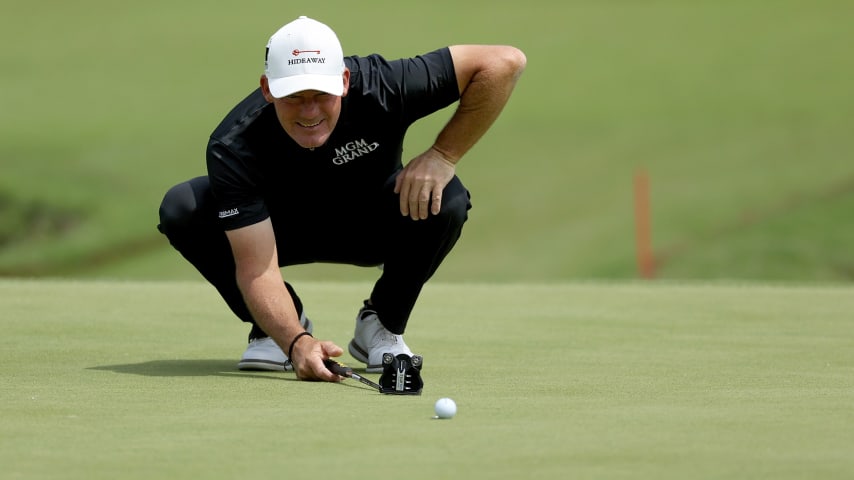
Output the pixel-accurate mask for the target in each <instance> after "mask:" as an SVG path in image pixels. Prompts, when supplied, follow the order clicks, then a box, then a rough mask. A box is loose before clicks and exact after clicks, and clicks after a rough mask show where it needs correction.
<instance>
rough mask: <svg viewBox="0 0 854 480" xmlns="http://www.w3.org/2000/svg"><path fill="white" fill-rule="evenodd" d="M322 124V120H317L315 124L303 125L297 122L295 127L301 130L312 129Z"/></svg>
mask: <svg viewBox="0 0 854 480" xmlns="http://www.w3.org/2000/svg"><path fill="white" fill-rule="evenodd" d="M321 123H323V120H318V121H317V122H315V123H305V122H297V125H299V126H300V127H303V128H313V127H316V126H318V125H320V124H321Z"/></svg>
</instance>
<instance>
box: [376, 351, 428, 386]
mask: <svg viewBox="0 0 854 480" xmlns="http://www.w3.org/2000/svg"><path fill="white" fill-rule="evenodd" d="M423 364H424V359H423V358H422V357H421V355H412V356H411V357H410V356H409V355H407V354H405V353H401V354H399V355H397V356H394V355H392V354H391V353H384V354H383V373H382V375H381V376H380V393H386V394H392V395H421V389H422V388H424V382H423V381H422V380H421V366H422V365H423Z"/></svg>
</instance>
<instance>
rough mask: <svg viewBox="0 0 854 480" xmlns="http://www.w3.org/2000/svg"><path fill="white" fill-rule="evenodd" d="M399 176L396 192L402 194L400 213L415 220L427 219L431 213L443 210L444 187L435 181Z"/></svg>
mask: <svg viewBox="0 0 854 480" xmlns="http://www.w3.org/2000/svg"><path fill="white" fill-rule="evenodd" d="M401 178H402V175H399V176H398V177H397V182H396V186H395V192H396V193H398V194H399V195H400V197H399V200H400V214H401V215H403V216H404V217H407V216H408V217H410V218H412V219H413V220H426V219H427V217H428V216H429V214H430V213H432V214H433V215H438V214H439V212H440V211H441V210H442V187H441V186H440V185H438V184H435V183H427V182H419V181H407V180H406V179H403V180H402V179H401Z"/></svg>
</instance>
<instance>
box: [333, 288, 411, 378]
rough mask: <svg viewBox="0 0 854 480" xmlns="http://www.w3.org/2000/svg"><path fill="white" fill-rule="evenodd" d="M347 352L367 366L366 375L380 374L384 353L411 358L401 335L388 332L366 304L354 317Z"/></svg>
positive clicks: (375, 313)
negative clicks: (354, 321) (353, 327)
mask: <svg viewBox="0 0 854 480" xmlns="http://www.w3.org/2000/svg"><path fill="white" fill-rule="evenodd" d="M347 350H348V351H349V352H350V355H352V356H353V358H355V359H356V360H358V361H360V362H362V363H364V364H366V365H367V368H366V369H365V371H366V372H368V373H382V371H383V354H384V353H391V354H392V355H395V356H396V355H399V354H401V353H405V354H407V355H409V356H412V351H411V350H410V349H409V347H408V346H406V342H404V341H403V335H395V334H393V333H391V332H389V331H388V330H387V329H386V328H385V327H384V326H383V324H382V323H381V322H380V318H379V317H378V316H377V312H375V311H373V310H371V308H370V307H369V306H368V305H367V304H366V305H365V306H364V307H362V309H361V310H359V314H358V315H357V316H356V331H355V333H354V334H353V340H351V341H350V345H349V346H348V347H347Z"/></svg>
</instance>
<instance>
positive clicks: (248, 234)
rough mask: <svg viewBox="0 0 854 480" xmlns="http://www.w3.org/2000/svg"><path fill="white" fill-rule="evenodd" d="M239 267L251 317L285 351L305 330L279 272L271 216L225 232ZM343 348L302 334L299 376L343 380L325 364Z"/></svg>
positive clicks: (239, 279) (297, 357) (296, 350)
mask: <svg viewBox="0 0 854 480" xmlns="http://www.w3.org/2000/svg"><path fill="white" fill-rule="evenodd" d="M226 236H227V237H228V241H229V242H230V243H231V250H232V252H233V254H234V263H235V266H236V272H235V275H236V277H237V285H238V287H239V288H240V291H241V292H242V293H243V299H244V301H245V302H246V305H247V306H248V307H249V311H250V312H251V313H252V318H253V319H255V322H256V323H257V324H258V326H259V327H261V329H262V330H264V332H266V333H267V335H269V336H270V338H272V339H273V340H274V341H275V342H276V343H277V344H278V345H279V347H280V348H282V350H283V351H285V352H287V351H288V347H289V346H290V345H291V342H292V341H293V340H294V338H296V336H297V335H299V334H300V333H302V332H303V331H305V329H304V328H303V327H302V325H300V323H299V316H298V314H297V311H296V307H295V306H294V302H293V299H292V298H291V295H290V293H288V290H287V288H285V284H284V281H283V280H282V275H281V273H280V271H279V259H278V253H277V251H276V238H275V234H274V233H273V225H272V223H271V222H270V219H269V218H268V219H266V220H264V221H262V222H259V223H256V224H254V225H250V226H248V227H243V228H238V229H236V230H229V231H227V232H226ZM342 353H344V351H343V350H342V349H341V347H339V346H337V345H335V344H333V343H332V342H321V341H318V340H315V339H314V338H312V337H309V336H307V335H303V336H302V337H300V338H299V339H298V340H297V342H296V344H295V345H294V349H293V358H291V362H293V365H294V371H296V373H297V377H299V378H300V379H303V380H326V381H330V382H335V381H338V380H340V377H339V376H338V375H335V374H333V373H332V372H330V371H329V370H327V368H326V367H325V366H324V365H323V360H325V359H327V358H329V357H337V356H340V355H341V354H342Z"/></svg>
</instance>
